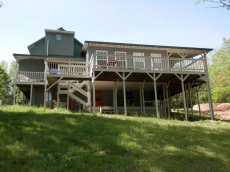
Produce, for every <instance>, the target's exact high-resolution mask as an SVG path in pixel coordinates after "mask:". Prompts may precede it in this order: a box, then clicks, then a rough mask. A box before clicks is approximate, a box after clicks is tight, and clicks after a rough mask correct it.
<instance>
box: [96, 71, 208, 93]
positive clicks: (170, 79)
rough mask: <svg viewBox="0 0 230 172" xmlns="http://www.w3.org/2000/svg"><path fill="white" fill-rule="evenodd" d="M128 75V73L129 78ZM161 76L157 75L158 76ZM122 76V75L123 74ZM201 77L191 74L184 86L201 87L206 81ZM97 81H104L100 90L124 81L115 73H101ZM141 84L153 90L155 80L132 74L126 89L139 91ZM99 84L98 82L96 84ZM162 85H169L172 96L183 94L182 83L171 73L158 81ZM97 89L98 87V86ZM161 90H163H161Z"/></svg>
mask: <svg viewBox="0 0 230 172" xmlns="http://www.w3.org/2000/svg"><path fill="white" fill-rule="evenodd" d="M98 74H99V72H95V75H96V76H97V75H98ZM127 74H128V73H126V76H127ZM158 75H159V74H156V76H158ZM182 75H183V77H185V76H186V74H182ZM121 76H122V74H121ZM200 77H201V76H200V75H198V74H189V76H188V77H187V78H186V80H185V81H184V84H187V83H191V84H192V83H193V85H192V87H196V86H199V85H201V84H203V83H205V81H203V80H201V79H200ZM96 81H104V82H98V86H99V88H100V87H101V88H110V89H112V88H113V87H112V86H113V82H111V84H109V82H108V81H119V82H121V84H122V79H121V78H120V77H119V76H118V75H117V74H116V73H115V72H103V73H101V74H100V75H99V76H98V77H97V78H96ZM139 82H145V89H149V90H152V89H153V80H152V78H151V77H150V76H149V75H148V74H146V73H132V74H131V75H130V76H129V77H128V78H127V79H126V88H127V89H137V90H138V89H139ZM96 83H97V82H96ZM162 83H169V90H170V94H171V95H175V94H178V93H181V92H182V89H181V81H180V79H179V78H178V77H177V76H176V75H175V74H169V73H163V74H162V75H161V76H160V77H159V78H158V79H157V85H158V86H159V85H161V84H162ZM96 87H97V85H96ZM159 89H160V90H161V88H159Z"/></svg>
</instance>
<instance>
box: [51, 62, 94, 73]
mask: <svg viewBox="0 0 230 172" xmlns="http://www.w3.org/2000/svg"><path fill="white" fill-rule="evenodd" d="M89 71H90V69H89V63H87V62H81V61H75V60H74V61H73V60H71V61H70V60H68V59H67V60H47V74H60V75H90V72H89Z"/></svg>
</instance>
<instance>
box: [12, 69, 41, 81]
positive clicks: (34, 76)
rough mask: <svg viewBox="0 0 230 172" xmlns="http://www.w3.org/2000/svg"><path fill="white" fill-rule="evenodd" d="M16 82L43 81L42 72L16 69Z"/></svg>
mask: <svg viewBox="0 0 230 172" xmlns="http://www.w3.org/2000/svg"><path fill="white" fill-rule="evenodd" d="M16 82H44V72H25V71H18V72H17V75H16Z"/></svg>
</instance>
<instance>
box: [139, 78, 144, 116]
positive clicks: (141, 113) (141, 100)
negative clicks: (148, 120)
mask: <svg viewBox="0 0 230 172" xmlns="http://www.w3.org/2000/svg"><path fill="white" fill-rule="evenodd" d="M139 92H140V106H141V114H143V109H142V92H141V82H139Z"/></svg>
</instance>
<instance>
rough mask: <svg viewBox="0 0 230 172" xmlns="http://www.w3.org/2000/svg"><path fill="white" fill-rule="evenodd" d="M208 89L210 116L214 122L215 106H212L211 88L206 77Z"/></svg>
mask: <svg viewBox="0 0 230 172" xmlns="http://www.w3.org/2000/svg"><path fill="white" fill-rule="evenodd" d="M206 88H207V94H208V102H209V111H210V116H211V120H214V112H213V104H212V95H211V88H210V84H209V78H208V76H206Z"/></svg>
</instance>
